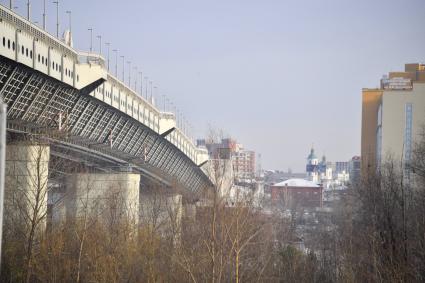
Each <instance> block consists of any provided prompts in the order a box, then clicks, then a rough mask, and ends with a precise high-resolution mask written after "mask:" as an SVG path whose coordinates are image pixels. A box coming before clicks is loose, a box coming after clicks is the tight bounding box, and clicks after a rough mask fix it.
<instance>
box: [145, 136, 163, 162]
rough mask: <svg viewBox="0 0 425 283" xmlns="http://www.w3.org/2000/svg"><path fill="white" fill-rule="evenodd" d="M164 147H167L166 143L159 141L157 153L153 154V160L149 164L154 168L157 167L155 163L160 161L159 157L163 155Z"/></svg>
mask: <svg viewBox="0 0 425 283" xmlns="http://www.w3.org/2000/svg"><path fill="white" fill-rule="evenodd" d="M164 147H165V142H164V141H163V140H159V144H158V146H157V147H156V149H155V151H154V152H153V154H152V156H151V158H150V159H149V163H150V164H151V165H152V166H155V163H156V161H157V160H158V157H159V155H160V154H161V152H162V150H163V149H164Z"/></svg>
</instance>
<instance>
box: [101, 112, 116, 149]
mask: <svg viewBox="0 0 425 283" xmlns="http://www.w3.org/2000/svg"><path fill="white" fill-rule="evenodd" d="M119 119H120V117H119V116H118V115H117V114H116V113H112V115H111V117H110V119H109V121H108V122H107V123H106V126H105V127H104V128H103V129H102V133H101V134H100V135H99V137H98V138H97V139H96V140H97V141H98V142H102V143H105V142H107V141H108V135H109V131H111V132H112V131H113V129H114V127H115V126H116V125H117V124H118V120H119Z"/></svg>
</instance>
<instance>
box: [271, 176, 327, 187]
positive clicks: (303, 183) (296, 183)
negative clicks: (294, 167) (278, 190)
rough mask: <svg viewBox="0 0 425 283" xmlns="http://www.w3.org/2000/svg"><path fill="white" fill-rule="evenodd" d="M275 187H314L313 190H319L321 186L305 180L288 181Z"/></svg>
mask: <svg viewBox="0 0 425 283" xmlns="http://www.w3.org/2000/svg"><path fill="white" fill-rule="evenodd" d="M273 186H274V187H286V186H288V187H313V188H319V187H320V186H319V185H318V184H316V183H315V182H312V181H307V180H305V179H298V178H294V179H288V180H286V181H283V182H280V183H277V184H274V185H273Z"/></svg>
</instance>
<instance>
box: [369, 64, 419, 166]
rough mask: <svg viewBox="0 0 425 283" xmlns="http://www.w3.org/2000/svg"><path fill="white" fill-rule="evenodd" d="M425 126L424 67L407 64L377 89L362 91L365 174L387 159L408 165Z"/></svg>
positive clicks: (386, 78)
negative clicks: (403, 69)
mask: <svg viewBox="0 0 425 283" xmlns="http://www.w3.org/2000/svg"><path fill="white" fill-rule="evenodd" d="M424 124H425V65H424V64H417V63H415V64H406V65H405V71H404V72H390V73H389V74H388V75H386V76H384V77H383V78H382V79H381V85H380V87H379V88H376V89H363V91H362V137H361V162H362V171H363V173H364V172H365V171H366V170H368V168H376V167H377V166H378V167H379V166H380V164H381V162H383V161H385V160H386V159H387V158H388V157H392V158H393V159H394V160H403V161H404V162H409V160H410V159H411V154H412V147H413V146H414V143H415V140H416V139H417V137H418V136H419V133H420V130H421V127H422V126H423V125H424Z"/></svg>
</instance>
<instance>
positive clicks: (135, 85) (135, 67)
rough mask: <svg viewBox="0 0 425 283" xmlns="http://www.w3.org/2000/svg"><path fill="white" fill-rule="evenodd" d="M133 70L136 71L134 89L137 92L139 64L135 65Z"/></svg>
mask: <svg viewBox="0 0 425 283" xmlns="http://www.w3.org/2000/svg"><path fill="white" fill-rule="evenodd" d="M133 70H135V73H136V76H135V77H136V78H135V79H134V91H135V92H137V66H134V67H133Z"/></svg>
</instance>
